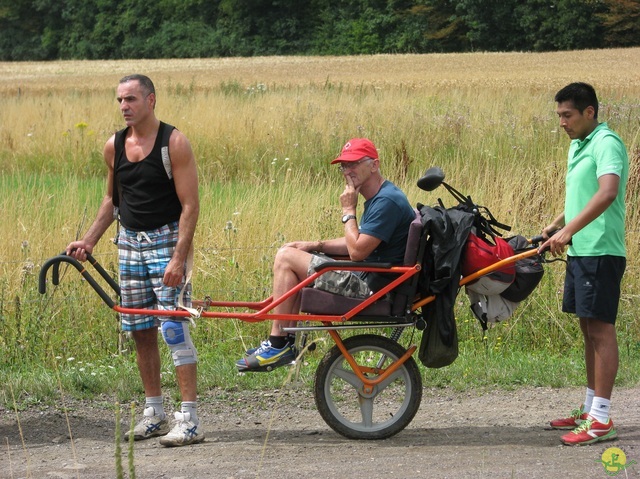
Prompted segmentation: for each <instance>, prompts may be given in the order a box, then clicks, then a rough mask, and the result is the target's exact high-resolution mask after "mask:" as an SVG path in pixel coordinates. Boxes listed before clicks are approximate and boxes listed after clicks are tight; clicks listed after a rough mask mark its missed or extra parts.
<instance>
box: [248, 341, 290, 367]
mask: <svg viewBox="0 0 640 479" xmlns="http://www.w3.org/2000/svg"><path fill="white" fill-rule="evenodd" d="M295 359H296V352H295V348H294V346H293V344H291V343H287V344H286V345H285V346H284V347H283V348H282V349H276V348H274V347H273V346H271V342H270V341H263V342H262V344H260V346H259V347H258V348H256V349H255V351H253V353H251V354H250V355H248V356H245V357H244V358H242V359H240V360H239V361H237V362H236V366H237V368H238V371H240V372H252V371H253V372H261V371H272V370H273V369H274V368H277V367H279V366H284V365H287V364H292V363H293V362H294V361H295Z"/></svg>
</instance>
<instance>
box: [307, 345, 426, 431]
mask: <svg viewBox="0 0 640 479" xmlns="http://www.w3.org/2000/svg"><path fill="white" fill-rule="evenodd" d="M344 345H345V347H346V349H347V351H349V354H351V355H352V356H353V357H354V359H355V360H356V363H357V364H358V366H367V367H376V366H377V365H378V363H379V361H381V360H382V361H383V363H382V368H385V367H388V365H389V364H390V363H391V362H392V361H395V360H396V359H398V358H399V357H401V356H402V355H403V354H404V353H405V352H406V349H404V348H403V347H402V346H401V345H399V344H398V343H397V342H395V341H393V340H392V339H389V338H386V337H384V336H377V335H374V334H363V335H358V336H352V337H350V338H347V339H345V340H344ZM378 366H379V365H378ZM371 375H372V376H371V377H375V376H377V375H378V374H375V373H371ZM362 386H363V385H362V381H361V380H360V379H359V378H358V377H357V376H356V375H355V373H354V372H353V370H352V368H351V366H350V365H349V363H348V362H347V361H346V360H345V358H344V356H343V355H342V353H341V352H340V350H339V349H338V346H334V347H332V348H331V349H330V350H329V351H328V352H327V354H325V356H324V358H322V361H321V362H320V365H319V366H318V369H317V371H316V378H315V385H314V397H315V402H316V407H317V408H318V412H319V413H320V415H321V416H322V419H324V421H325V422H326V423H327V425H328V426H329V427H331V429H333V430H334V431H336V432H337V433H339V434H342V435H343V436H344V437H346V438H349V439H386V438H388V437H391V436H393V435H395V434H398V433H399V432H400V431H402V430H403V429H404V428H405V427H407V425H408V424H409V423H410V422H411V420H412V419H413V417H414V416H415V415H416V412H418V408H419V407H420V401H421V399H422V378H421V376H420V370H419V369H418V366H417V364H416V362H415V361H414V359H413V358H409V359H408V360H407V361H406V362H405V363H404V364H403V365H402V366H400V368H398V370H397V371H395V373H394V374H393V375H392V376H391V377H390V378H388V380H387V381H385V382H384V383H381V384H379V385H377V386H375V387H374V390H373V393H372V394H364V393H363V389H362ZM365 418H366V420H365Z"/></svg>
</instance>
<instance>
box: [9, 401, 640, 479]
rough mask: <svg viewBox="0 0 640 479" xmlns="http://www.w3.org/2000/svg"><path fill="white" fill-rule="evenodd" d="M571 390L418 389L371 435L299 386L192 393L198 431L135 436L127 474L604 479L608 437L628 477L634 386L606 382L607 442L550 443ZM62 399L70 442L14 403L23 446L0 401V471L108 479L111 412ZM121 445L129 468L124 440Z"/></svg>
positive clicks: (638, 448)
mask: <svg viewBox="0 0 640 479" xmlns="http://www.w3.org/2000/svg"><path fill="white" fill-rule="evenodd" d="M582 394H583V391H582V390H581V389H580V390H579V389H562V390H553V389H548V388H526V389H519V390H516V391H510V392H503V391H497V392H495V393H493V392H489V393H486V392H485V393H482V394H477V393H474V392H473V391H471V392H468V393H454V392H452V391H447V390H436V389H433V390H431V389H425V391H424V396H423V400H422V405H421V407H420V410H419V412H418V414H417V416H416V417H415V419H414V420H413V422H412V423H411V424H410V425H409V427H407V428H406V429H405V430H404V431H403V432H401V433H400V434H398V435H396V436H394V437H393V438H391V439H387V440H383V441H353V440H347V439H344V438H343V437H342V436H339V435H337V434H336V433H334V432H333V431H332V430H331V429H329V427H328V426H327V425H326V424H325V423H324V422H323V421H322V419H321V418H320V416H319V414H318V413H317V411H315V408H314V402H313V397H312V393H311V391H310V390H307V389H306V388H300V389H299V390H294V391H291V392H289V393H286V394H284V395H279V394H277V393H262V394H260V393H258V394H256V393H255V392H254V393H251V394H249V393H241V394H236V395H233V396H232V397H229V395H228V394H223V393H221V392H219V391H212V392H210V393H208V394H206V395H204V397H202V399H201V405H200V410H199V415H200V417H201V421H203V422H204V424H205V427H206V432H207V439H206V441H205V442H203V443H201V444H199V445H196V446H190V447H187V448H175V449H167V448H164V447H162V446H160V445H159V444H158V443H157V440H155V439H151V440H149V441H144V442H138V443H136V445H135V453H134V455H135V477H136V478H138V479H156V478H162V479H200V478H222V479H257V478H260V479H270V478H274V479H275V478H277V479H289V478H291V479H293V478H295V479H299V478H305V477H313V478H320V479H325V478H326V479H329V478H347V477H348V478H352V479H376V478H394V477H395V478H407V479H408V478H418V477H422V478H456V479H460V478H474V479H475V478H492V479H494V478H525V479H534V478H563V479H569V478H580V479H587V478H605V477H611V475H610V474H607V473H606V471H605V468H604V466H603V464H602V463H600V462H599V461H600V460H601V458H602V456H603V453H604V452H605V451H606V450H607V449H608V448H610V447H616V448H619V449H621V450H622V451H623V452H624V454H625V455H626V465H627V468H626V470H625V471H623V472H619V473H618V474H617V477H624V478H626V477H640V466H639V465H637V464H635V465H634V464H632V463H633V462H634V461H635V462H637V463H640V410H639V409H638V398H639V397H640V388H633V389H616V390H615V391H614V410H613V414H614V419H615V420H616V423H617V429H618V435H619V438H618V440H616V441H613V442H608V443H600V444H596V445H593V446H585V447H567V446H562V445H561V444H560V442H559V437H560V435H561V433H560V432H558V431H553V430H549V429H547V428H546V427H545V424H546V422H547V421H548V420H549V418H550V417H551V416H556V415H558V414H562V413H564V412H566V411H567V410H568V409H571V407H572V406H573V405H574V404H575V403H576V401H578V402H579V401H580V400H581V399H582V397H581V396H582ZM221 396H226V398H225V399H222V398H221ZM277 402H278V407H277V408H275V406H276V403H277ZM68 407H69V413H68V416H69V424H70V428H71V431H72V434H73V441H71V440H70V439H69V433H68V426H67V420H66V418H65V414H64V412H62V411H56V410H52V409H45V410H40V409H31V410H28V411H24V412H20V413H19V420H20V426H21V428H22V432H23V438H24V439H23V440H24V446H23V445H22V439H21V436H20V433H19V428H18V423H17V420H16V414H15V413H14V412H13V411H7V410H0V438H1V439H2V454H1V455H2V457H3V459H2V467H1V468H0V477H2V478H11V479H18V478H59V479H67V478H68V479H73V478H90V479H112V478H114V477H116V474H115V470H116V469H115V459H114V451H115V442H114V440H113V439H112V438H113V436H114V431H115V424H114V414H113V413H112V412H111V411H109V410H108V409H107V408H105V407H100V406H96V405H95V403H93V404H92V403H89V402H83V403H78V402H75V403H73V404H70V405H69V406H68ZM274 411H275V412H274ZM272 417H273V419H274V421H273V424H272V425H271V427H269V426H270V421H271V419H272ZM124 422H127V421H124ZM124 427H126V426H124ZM267 436H268V437H267ZM265 438H267V440H266V441H265ZM122 447H123V451H122V464H123V467H124V470H125V477H129V475H128V459H127V452H128V451H127V444H126V443H123V444H122Z"/></svg>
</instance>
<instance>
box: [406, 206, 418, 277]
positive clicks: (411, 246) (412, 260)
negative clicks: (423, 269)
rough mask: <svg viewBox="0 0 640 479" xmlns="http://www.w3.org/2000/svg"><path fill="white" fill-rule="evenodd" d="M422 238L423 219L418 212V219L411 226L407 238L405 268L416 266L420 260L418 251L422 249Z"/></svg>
mask: <svg viewBox="0 0 640 479" xmlns="http://www.w3.org/2000/svg"><path fill="white" fill-rule="evenodd" d="M421 237H422V217H421V216H420V212H419V211H418V210H416V217H415V219H414V220H413V221H412V222H411V224H410V225H409V234H408V236H407V246H406V248H405V250H404V262H403V263H402V264H403V265H404V266H411V265H414V264H416V261H417V260H418V249H419V247H420V238H421Z"/></svg>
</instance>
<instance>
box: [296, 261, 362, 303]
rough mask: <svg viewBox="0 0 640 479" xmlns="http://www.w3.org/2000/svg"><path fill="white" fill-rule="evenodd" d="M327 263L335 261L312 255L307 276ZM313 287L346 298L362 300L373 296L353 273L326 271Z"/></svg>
mask: <svg viewBox="0 0 640 479" xmlns="http://www.w3.org/2000/svg"><path fill="white" fill-rule="evenodd" d="M329 261H335V260H334V259H332V258H330V257H328V256H326V255H313V256H312V257H311V261H310V262H309V269H308V270H307V274H308V275H309V276H311V275H312V274H313V273H315V267H316V266H319V265H321V264H322V263H327V262H329ZM313 287H314V288H317V289H321V290H322V291H328V292H329V293H336V294H340V295H342V296H345V297H347V298H358V299H364V298H367V297H369V296H371V294H373V292H372V291H371V288H369V285H368V284H367V283H366V282H365V281H364V280H363V279H362V278H361V277H360V276H358V275H357V274H355V273H354V272H353V271H326V272H324V273H323V274H322V276H318V278H317V279H316V280H315V281H314V282H313Z"/></svg>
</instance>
